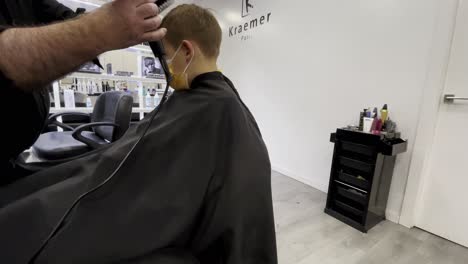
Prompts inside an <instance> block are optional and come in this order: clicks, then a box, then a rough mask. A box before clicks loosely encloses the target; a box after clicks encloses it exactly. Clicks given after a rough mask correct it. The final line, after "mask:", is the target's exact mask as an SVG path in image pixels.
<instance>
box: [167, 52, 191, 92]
mask: <svg viewBox="0 0 468 264" xmlns="http://www.w3.org/2000/svg"><path fill="white" fill-rule="evenodd" d="M181 48H182V44H180V46H179V48H177V50H176V52H175V53H174V56H173V57H172V58H171V59H169V60H167V64H168V65H169V72H170V73H171V75H172V80H171V81H170V82H169V85H170V86H171V87H172V88H174V90H187V89H189V88H190V87H189V83H188V74H187V70H188V68H189V67H190V65H191V64H192V61H193V58H194V57H195V54H193V57H192V59H191V60H190V62H189V64H188V65H187V67H185V70H184V71H183V72H182V73H175V72H174V67H173V66H172V62H173V61H174V58H175V57H176V56H177V54H178V53H179V51H180V49H181Z"/></svg>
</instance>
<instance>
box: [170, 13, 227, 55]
mask: <svg viewBox="0 0 468 264" xmlns="http://www.w3.org/2000/svg"><path fill="white" fill-rule="evenodd" d="M161 27H164V28H167V35H166V39H165V40H166V41H167V42H168V43H169V44H171V45H172V46H174V47H177V46H178V45H180V43H181V42H182V41H183V40H193V41H195V42H196V43H197V44H198V45H199V47H200V49H201V51H202V52H203V54H204V55H205V56H207V57H210V58H217V57H218V56H219V51H220V47H221V41H222V30H221V27H220V26H219V23H218V21H217V20H216V18H215V16H214V15H213V14H212V13H211V12H210V11H209V10H208V9H205V8H202V7H200V6H197V5H194V4H183V5H180V6H177V7H176V8H174V9H172V10H171V11H170V12H169V13H168V14H167V15H166V16H165V17H164V19H163V21H162V24H161Z"/></svg>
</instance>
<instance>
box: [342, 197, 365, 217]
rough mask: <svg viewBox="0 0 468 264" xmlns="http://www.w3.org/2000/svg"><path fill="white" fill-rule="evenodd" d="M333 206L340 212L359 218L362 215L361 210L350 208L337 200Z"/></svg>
mask: <svg viewBox="0 0 468 264" xmlns="http://www.w3.org/2000/svg"><path fill="white" fill-rule="evenodd" d="M335 206H336V207H338V208H340V209H341V210H343V211H345V212H349V213H352V214H354V215H356V216H361V217H362V216H363V215H364V211H361V210H359V209H357V208H354V207H352V206H350V205H348V204H346V203H344V202H341V201H339V200H336V201H335Z"/></svg>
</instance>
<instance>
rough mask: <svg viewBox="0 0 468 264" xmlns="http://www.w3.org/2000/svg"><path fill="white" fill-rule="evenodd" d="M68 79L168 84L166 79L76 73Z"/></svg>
mask: <svg viewBox="0 0 468 264" xmlns="http://www.w3.org/2000/svg"><path fill="white" fill-rule="evenodd" d="M66 78H82V79H99V80H113V81H129V82H142V83H152V84H155V83H158V84H166V80H164V79H152V78H145V77H142V76H119V75H109V74H93V73H84V72H74V73H72V74H70V75H68V76H66Z"/></svg>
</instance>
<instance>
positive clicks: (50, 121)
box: [47, 112, 91, 131]
mask: <svg viewBox="0 0 468 264" xmlns="http://www.w3.org/2000/svg"><path fill="white" fill-rule="evenodd" d="M69 115H78V116H86V117H90V116H91V115H90V114H86V113H81V112H63V113H56V114H53V115H51V116H49V119H48V120H47V125H50V124H54V125H56V126H58V127H61V128H63V130H64V131H73V127H71V126H69V125H65V124H64V123H62V122H59V121H57V117H61V116H69Z"/></svg>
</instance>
